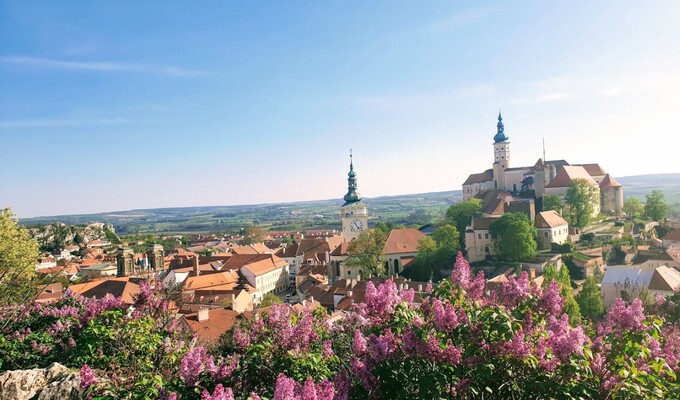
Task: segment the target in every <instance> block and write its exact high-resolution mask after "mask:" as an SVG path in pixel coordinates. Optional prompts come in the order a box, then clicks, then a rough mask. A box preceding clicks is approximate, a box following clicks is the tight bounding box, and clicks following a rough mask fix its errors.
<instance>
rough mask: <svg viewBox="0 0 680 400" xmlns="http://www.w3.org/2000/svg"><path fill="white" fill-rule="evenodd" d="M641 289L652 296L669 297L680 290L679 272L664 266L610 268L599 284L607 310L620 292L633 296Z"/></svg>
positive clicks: (619, 295)
mask: <svg viewBox="0 0 680 400" xmlns="http://www.w3.org/2000/svg"><path fill="white" fill-rule="evenodd" d="M643 289H646V290H648V291H649V294H650V295H652V296H657V295H661V296H671V295H673V294H674V293H675V292H676V291H677V290H678V289H680V272H678V270H676V269H674V268H670V267H667V266H665V265H662V266H660V267H657V268H640V267H633V266H612V267H608V268H607V271H606V272H605V274H604V277H603V278H602V282H601V284H600V290H601V291H602V295H603V297H604V300H603V302H604V305H605V307H607V308H608V307H610V306H611V305H612V304H614V301H615V300H616V299H617V298H618V297H621V294H622V292H624V291H626V292H628V293H629V294H630V295H633V296H635V295H637V294H639V293H640V291H642V290H643Z"/></svg>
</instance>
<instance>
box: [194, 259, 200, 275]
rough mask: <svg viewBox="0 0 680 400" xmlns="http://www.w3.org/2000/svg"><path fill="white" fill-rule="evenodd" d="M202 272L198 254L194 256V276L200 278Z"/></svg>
mask: <svg viewBox="0 0 680 400" xmlns="http://www.w3.org/2000/svg"><path fill="white" fill-rule="evenodd" d="M200 274H201V271H200V270H199V269H198V254H197V255H195V256H194V275H196V276H199V275H200Z"/></svg>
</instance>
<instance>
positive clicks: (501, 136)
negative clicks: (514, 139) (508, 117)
mask: <svg viewBox="0 0 680 400" xmlns="http://www.w3.org/2000/svg"><path fill="white" fill-rule="evenodd" d="M496 127H497V128H498V131H497V132H496V135H495V136H494V137H493V179H494V185H495V188H496V189H505V170H506V169H508V168H510V141H509V139H510V138H509V137H508V136H507V135H506V134H505V126H504V125H503V117H502V116H501V113H500V111H499V112H498V124H497V125H496Z"/></svg>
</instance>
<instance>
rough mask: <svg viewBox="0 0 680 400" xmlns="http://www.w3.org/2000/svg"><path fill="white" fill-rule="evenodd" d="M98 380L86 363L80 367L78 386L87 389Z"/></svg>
mask: <svg viewBox="0 0 680 400" xmlns="http://www.w3.org/2000/svg"><path fill="white" fill-rule="evenodd" d="M97 382H98V379H97V377H96V376H95V375H94V371H92V368H90V367H89V366H88V365H87V364H84V365H83V366H82V367H80V388H81V389H87V388H88V387H90V386H91V385H94V384H95V383H97Z"/></svg>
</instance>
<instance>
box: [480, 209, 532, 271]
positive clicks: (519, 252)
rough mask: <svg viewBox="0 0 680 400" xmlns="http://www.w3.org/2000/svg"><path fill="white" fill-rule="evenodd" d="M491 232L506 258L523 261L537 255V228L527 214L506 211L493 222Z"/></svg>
mask: <svg viewBox="0 0 680 400" xmlns="http://www.w3.org/2000/svg"><path fill="white" fill-rule="evenodd" d="M489 232H490V233H491V236H492V237H493V238H494V239H496V240H497V246H498V251H499V255H500V257H501V258H502V259H504V260H507V261H521V260H525V259H527V258H530V257H533V256H534V255H536V248H537V245H536V228H535V227H534V225H533V224H532V223H531V220H530V219H529V217H527V216H526V214H523V213H505V214H504V215H503V216H502V217H500V218H497V219H496V220H495V221H493V222H492V223H491V226H490V227H489Z"/></svg>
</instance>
